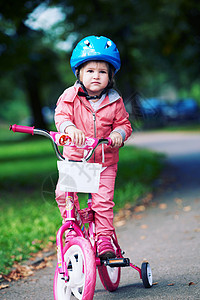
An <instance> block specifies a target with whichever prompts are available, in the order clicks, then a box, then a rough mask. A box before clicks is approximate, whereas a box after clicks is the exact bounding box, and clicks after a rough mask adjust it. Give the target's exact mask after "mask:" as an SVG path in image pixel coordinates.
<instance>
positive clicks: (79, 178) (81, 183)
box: [57, 161, 102, 193]
mask: <svg viewBox="0 0 200 300" xmlns="http://www.w3.org/2000/svg"><path fill="white" fill-rule="evenodd" d="M57 164H58V171H59V181H58V183H59V188H60V190H61V191H64V192H80V193H97V192H98V190H99V180H100V173H101V170H102V166H101V165H100V164H96V163H93V164H91V163H87V162H70V161H58V162H57Z"/></svg>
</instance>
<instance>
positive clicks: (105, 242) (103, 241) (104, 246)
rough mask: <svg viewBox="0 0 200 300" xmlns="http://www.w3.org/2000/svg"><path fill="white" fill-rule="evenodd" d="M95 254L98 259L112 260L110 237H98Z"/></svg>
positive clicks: (113, 254)
mask: <svg viewBox="0 0 200 300" xmlns="http://www.w3.org/2000/svg"><path fill="white" fill-rule="evenodd" d="M97 252H98V256H99V258H103V259H106V258H114V257H116V255H115V250H114V248H113V245H112V244H111V237H110V236H100V237H99V238H98V241H97Z"/></svg>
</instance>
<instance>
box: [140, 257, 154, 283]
mask: <svg viewBox="0 0 200 300" xmlns="http://www.w3.org/2000/svg"><path fill="white" fill-rule="evenodd" d="M141 275H142V281H143V284H144V287H145V288H150V287H152V284H153V277H152V271H151V267H150V264H149V263H148V262H143V263H142V266H141Z"/></svg>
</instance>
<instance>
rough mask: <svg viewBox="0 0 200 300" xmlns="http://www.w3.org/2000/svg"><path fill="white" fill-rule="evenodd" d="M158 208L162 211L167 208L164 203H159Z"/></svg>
mask: <svg viewBox="0 0 200 300" xmlns="http://www.w3.org/2000/svg"><path fill="white" fill-rule="evenodd" d="M159 208H160V209H163V210H164V209H166V208H167V204H166V203H160V204H159Z"/></svg>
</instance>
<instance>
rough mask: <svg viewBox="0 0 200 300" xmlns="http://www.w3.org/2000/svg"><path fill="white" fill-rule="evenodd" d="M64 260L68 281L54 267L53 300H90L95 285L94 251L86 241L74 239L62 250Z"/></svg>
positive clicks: (78, 238) (80, 238) (79, 238)
mask: <svg viewBox="0 0 200 300" xmlns="http://www.w3.org/2000/svg"><path fill="white" fill-rule="evenodd" d="M64 260H65V262H66V265H67V268H68V275H69V280H68V281H67V282H65V280H64V279H62V277H63V275H62V274H60V273H59V271H58V266H57V267H56V271H55V276H54V299H55V300H70V299H71V297H72V296H73V299H74V297H75V299H82V300H90V299H91V300H92V299H93V296H94V290H95V284H96V262H95V255H94V251H93V249H92V247H91V245H90V243H89V241H87V240H86V239H84V238H82V237H75V238H73V239H72V240H71V241H69V242H68V243H67V245H66V246H65V248H64Z"/></svg>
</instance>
